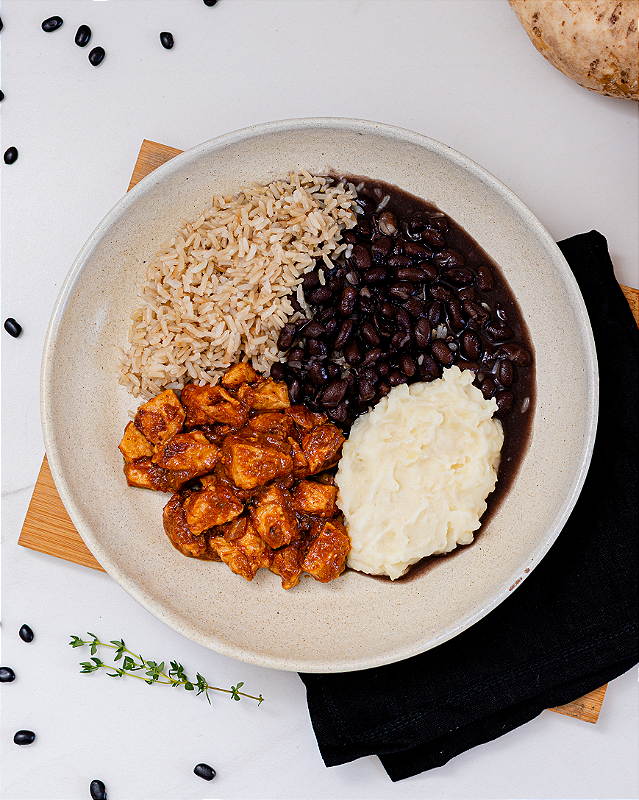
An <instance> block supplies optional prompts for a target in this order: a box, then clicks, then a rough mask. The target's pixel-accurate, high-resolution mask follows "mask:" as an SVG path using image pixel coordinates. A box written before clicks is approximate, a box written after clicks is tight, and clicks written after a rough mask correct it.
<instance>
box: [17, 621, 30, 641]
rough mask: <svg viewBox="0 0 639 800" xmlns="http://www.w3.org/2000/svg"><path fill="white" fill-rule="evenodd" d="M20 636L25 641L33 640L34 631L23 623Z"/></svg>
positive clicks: (19, 632)
mask: <svg viewBox="0 0 639 800" xmlns="http://www.w3.org/2000/svg"><path fill="white" fill-rule="evenodd" d="M18 636H19V637H20V638H21V639H22V641H23V642H27V644H28V643H29V642H32V641H33V631H32V630H31V628H30V627H29V626H28V625H23V626H22V627H21V628H20V630H19V631H18Z"/></svg>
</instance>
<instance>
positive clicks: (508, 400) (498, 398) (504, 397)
mask: <svg viewBox="0 0 639 800" xmlns="http://www.w3.org/2000/svg"><path fill="white" fill-rule="evenodd" d="M514 400H515V395H514V394H513V393H512V392H510V391H508V389H505V390H504V391H503V392H498V393H497V394H496V395H495V402H496V403H497V409H498V410H497V412H496V414H495V416H497V417H502V416H506V414H507V413H508V412H509V411H510V409H511V408H512V407H513V402H514Z"/></svg>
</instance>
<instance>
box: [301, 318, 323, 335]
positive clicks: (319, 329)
mask: <svg viewBox="0 0 639 800" xmlns="http://www.w3.org/2000/svg"><path fill="white" fill-rule="evenodd" d="M299 333H301V334H302V335H303V336H307V337H308V338H309V339H319V337H320V336H322V335H323V334H324V326H323V325H321V324H320V323H319V322H316V321H315V320H314V319H312V320H310V321H309V322H307V323H305V324H304V325H303V326H302V327H301V328H300V329H299Z"/></svg>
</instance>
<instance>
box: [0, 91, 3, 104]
mask: <svg viewBox="0 0 639 800" xmlns="http://www.w3.org/2000/svg"><path fill="white" fill-rule="evenodd" d="M3 100H4V92H3V91H2V89H0V103H1V102H2V101H3Z"/></svg>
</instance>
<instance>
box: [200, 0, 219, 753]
mask: <svg viewBox="0 0 639 800" xmlns="http://www.w3.org/2000/svg"><path fill="white" fill-rule="evenodd" d="M202 2H203V3H204V5H205V6H208V7H209V8H213V6H214V5H215V4H216V3H217V0H202ZM204 766H206V764H205V765H204Z"/></svg>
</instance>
